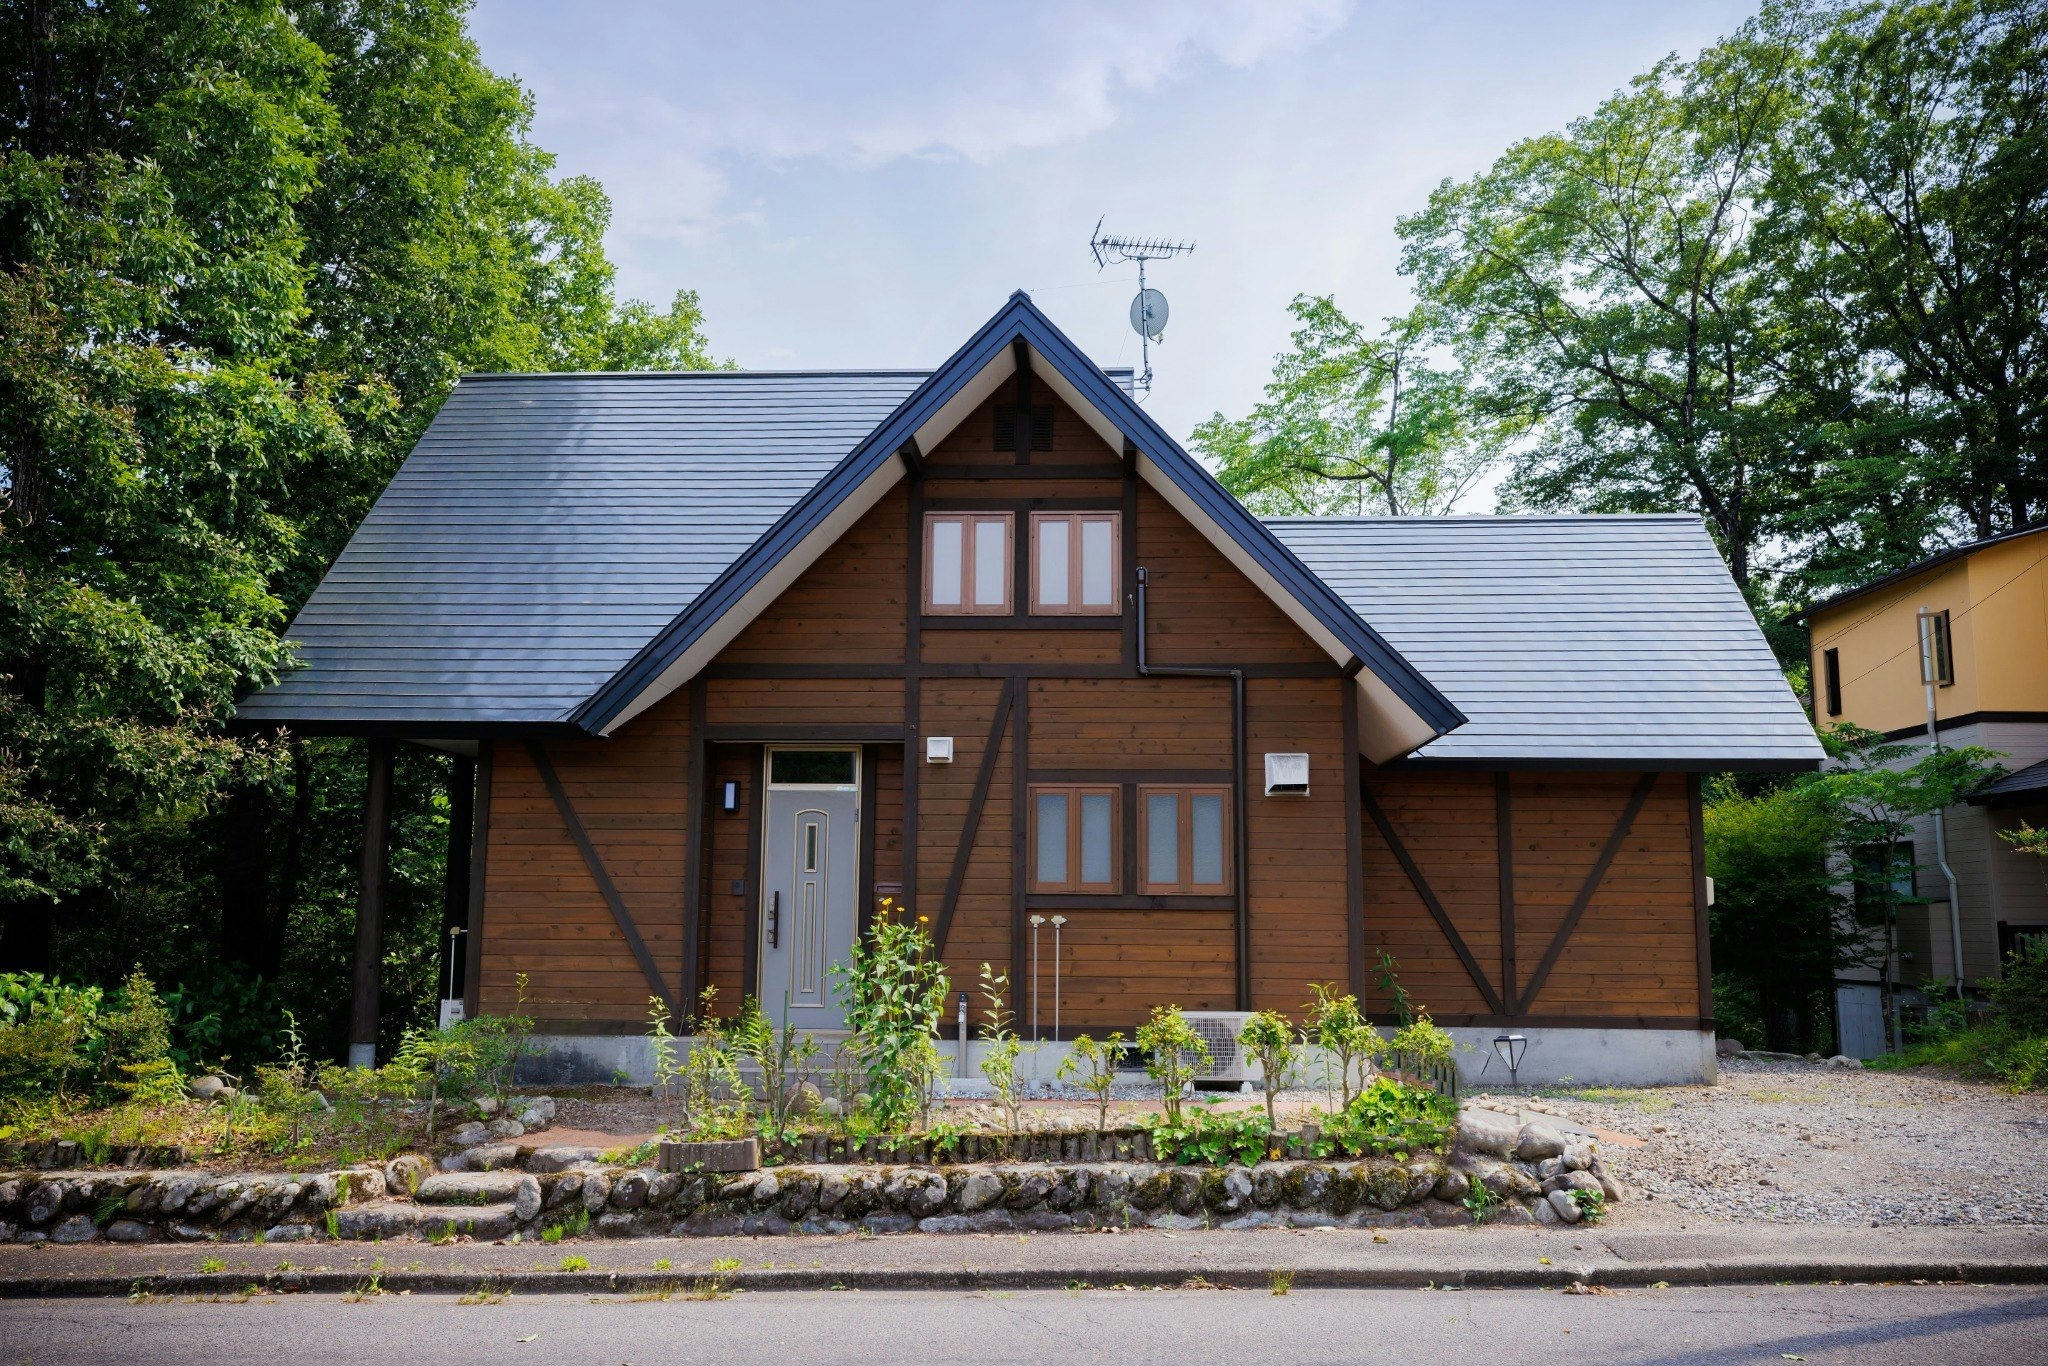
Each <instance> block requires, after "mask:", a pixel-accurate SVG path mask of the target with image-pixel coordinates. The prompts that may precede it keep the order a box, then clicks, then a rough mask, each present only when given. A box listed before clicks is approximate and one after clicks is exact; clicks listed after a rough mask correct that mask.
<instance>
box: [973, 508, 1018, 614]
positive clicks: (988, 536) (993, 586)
mask: <svg viewBox="0 0 2048 1366" xmlns="http://www.w3.org/2000/svg"><path fill="white" fill-rule="evenodd" d="M1003 532H1004V526H1003V524H1002V523H1001V522H976V523H975V524H974V605H975V606H976V607H1001V606H1002V605H1003V602H1004V600H1005V598H1006V597H1007V596H1008V594H1007V593H1006V592H1005V590H1006V589H1007V588H1008V586H1009V585H1008V584H1007V583H1006V582H1005V580H1006V579H1007V578H1008V577H1009V569H1010V566H1009V565H1008V563H1006V561H1007V560H1008V559H1009V557H1008V556H1007V555H1005V554H1003V549H1004V546H1003V542H1004V541H1005V540H1006V539H1008V538H1007V537H1006V536H1004V534H1003Z"/></svg>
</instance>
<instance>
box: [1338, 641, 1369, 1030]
mask: <svg viewBox="0 0 2048 1366" xmlns="http://www.w3.org/2000/svg"><path fill="white" fill-rule="evenodd" d="M1337 687H1338V689H1339V690H1340V691H1341V692H1342V693H1343V697H1342V699H1341V701H1340V703H1339V705H1340V707H1341V708H1342V711H1343V717H1344V830H1345V835H1344V968H1345V977H1346V979H1347V980H1348V982H1349V984H1350V987H1351V994H1352V995H1353V996H1356V997H1357V998H1358V999H1359V1000H1361V1001H1363V1000H1364V999H1365V826H1364V821H1365V812H1364V810H1363V808H1362V806H1361V804H1360V800H1359V794H1360V792H1361V791H1362V790H1363V785H1364V779H1365V774H1364V764H1363V762H1362V761H1361V758H1360V755H1359V753H1358V687H1357V685H1356V684H1354V683H1352V682H1350V681H1349V680H1345V681H1343V682H1340V683H1339V684H1338V685H1337Z"/></svg>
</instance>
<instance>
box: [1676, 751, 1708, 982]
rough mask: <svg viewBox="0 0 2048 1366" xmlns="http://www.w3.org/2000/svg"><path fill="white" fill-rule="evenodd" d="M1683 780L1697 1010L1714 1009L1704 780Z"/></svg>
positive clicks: (1690, 777)
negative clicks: (1696, 963) (1689, 847)
mask: <svg viewBox="0 0 2048 1366" xmlns="http://www.w3.org/2000/svg"><path fill="white" fill-rule="evenodd" d="M1682 781H1683V782H1684V783H1685V827H1686V838H1687V839H1688V841H1689V842H1690V843H1691V845H1692V914H1693V932H1694V934H1695V936H1696V937H1697V938H1698V940H1699V948H1698V953H1699V982H1700V986H1699V991H1700V1013H1701V1014H1703V1015H1704V1014H1706V1013H1707V1012H1708V1011H1710V1010H1712V1009H1713V1008H1714V954H1713V925H1712V921H1711V918H1710V916H1709V913H1708V910H1707V806H1706V796H1705V793H1704V792H1703V791H1702V790H1701V788H1702V785H1703V784H1704V782H1705V780H1704V779H1702V778H1695V777H1692V776H1691V775H1687V776H1686V777H1685V778H1684V779H1683V780H1682Z"/></svg>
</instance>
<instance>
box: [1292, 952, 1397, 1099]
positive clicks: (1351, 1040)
mask: <svg viewBox="0 0 2048 1366" xmlns="http://www.w3.org/2000/svg"><path fill="white" fill-rule="evenodd" d="M1309 993H1310V999H1309V1002H1308V1008H1307V1009H1308V1035H1309V1037H1310V1038H1311V1039H1313V1040H1314V1041H1315V1044H1316V1046H1317V1047H1318V1048H1320V1049H1322V1051H1323V1061H1324V1065H1325V1067H1326V1068H1328V1069H1330V1070H1331V1071H1332V1072H1334V1074H1335V1079H1336V1082H1337V1085H1336V1088H1335V1089H1336V1091H1337V1095H1338V1108H1339V1109H1342V1108H1344V1107H1346V1106H1348V1105H1350V1104H1351V1098H1352V1097H1353V1096H1355V1095H1357V1094H1358V1090H1359V1088H1360V1087H1362V1086H1364V1085H1365V1079H1366V1075H1367V1074H1368V1073H1369V1072H1370V1071H1371V1069H1372V1065H1373V1060H1374V1059H1375V1058H1377V1057H1379V1056H1380V1054H1381V1052H1382V1051H1384V1049H1385V1046H1386V1041H1385V1040H1384V1039H1382V1038H1381V1037H1380V1032H1379V1031H1378V1030H1377V1029H1374V1028H1373V1027H1372V1025H1371V1024H1370V1023H1368V1022H1367V1020H1366V1018H1365V1015H1364V1013H1363V1012H1361V1011H1360V1010H1359V1008H1358V998H1357V997H1356V996H1353V995H1351V994H1350V993H1348V992H1347V993H1345V994H1344V995H1342V996H1340V995H1338V994H1337V988H1336V984H1335V983H1330V982H1311V983H1310V984H1309Z"/></svg>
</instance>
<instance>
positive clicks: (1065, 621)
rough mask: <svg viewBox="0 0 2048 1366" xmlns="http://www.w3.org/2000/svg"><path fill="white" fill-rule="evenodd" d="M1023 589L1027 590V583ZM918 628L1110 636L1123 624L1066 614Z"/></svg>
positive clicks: (939, 620)
mask: <svg viewBox="0 0 2048 1366" xmlns="http://www.w3.org/2000/svg"><path fill="white" fill-rule="evenodd" d="M1023 587H1025V588H1026V589H1027V590H1028V588H1029V583H1028V581H1027V582H1026V583H1025V584H1024V585H1023ZM918 625H919V626H920V627H921V628H923V629H924V630H927V631H1101V632H1103V633H1104V634H1108V633H1110V632H1112V631H1121V630H1122V629H1123V624H1122V623H1121V622H1120V621H1118V619H1117V618H1115V617H1113V616H1110V615H1109V614H1108V613H1098V614H1095V615H1092V616H1085V617H1083V616H1074V615H1070V614H1067V613H1061V614H1059V615H1057V616H1054V615H1050V614H1048V615H1044V616H1036V617H1034V616H1027V615H1024V614H1022V613H1018V614H1015V615H1012V616H1006V617H997V616H987V617H969V616H959V617H932V616H928V617H926V618H925V619H924V620H923V621H921V622H919V623H918Z"/></svg>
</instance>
